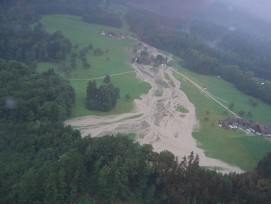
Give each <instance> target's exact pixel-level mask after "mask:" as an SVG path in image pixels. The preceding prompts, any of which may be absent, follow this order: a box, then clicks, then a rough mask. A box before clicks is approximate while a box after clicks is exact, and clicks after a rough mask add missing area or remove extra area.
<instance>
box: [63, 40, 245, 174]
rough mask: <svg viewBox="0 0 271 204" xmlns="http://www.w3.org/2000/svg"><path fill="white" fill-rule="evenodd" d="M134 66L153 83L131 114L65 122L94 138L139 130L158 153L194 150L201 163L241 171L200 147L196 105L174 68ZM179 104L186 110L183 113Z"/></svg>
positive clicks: (139, 138)
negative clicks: (196, 132)
mask: <svg viewBox="0 0 271 204" xmlns="http://www.w3.org/2000/svg"><path fill="white" fill-rule="evenodd" d="M146 46H148V45H146ZM146 46H145V47H146ZM148 52H150V53H151V54H153V55H154V56H155V55H157V54H162V53H159V51H158V50H156V49H155V48H152V47H150V46H148ZM131 66H132V68H133V70H134V71H135V72H136V74H137V77H138V78H139V79H141V80H143V81H145V82H147V83H149V84H150V85H151V89H150V90H149V92H148V94H146V95H143V96H142V97H141V99H136V100H135V101H134V106H135V108H134V110H133V111H132V112H131V113H124V114H120V115H111V116H94V115H91V116H86V117H80V118H74V119H71V120H68V121H66V122H65V123H66V125H71V126H73V127H74V128H76V129H78V130H80V131H81V133H82V135H83V136H91V137H99V136H103V135H105V134H117V133H124V134H125V133H136V134H137V138H136V140H137V141H138V142H139V143H140V144H151V145H152V146H153V148H154V150H155V151H157V152H161V151H164V150H168V151H170V152H172V153H173V154H174V155H175V156H177V157H178V158H179V159H181V158H182V157H183V156H187V155H189V154H190V153H191V151H193V152H194V153H195V154H198V155H199V157H200V165H201V166H207V167H211V168H214V169H219V170H220V171H222V172H233V171H235V172H242V170H241V169H240V168H238V167H236V166H232V165H230V164H227V163H225V162H222V161H220V160H217V159H213V158H209V157H206V155H205V154H204V151H203V150H202V149H200V148H199V147H198V144H197V142H196V140H195V139H194V138H193V136H192V132H193V131H195V129H198V127H197V126H198V122H197V119H196V114H195V107H194V105H193V104H192V103H191V102H190V101H189V100H188V98H187V96H186V95H185V93H184V92H183V91H182V90H181V89H180V86H181V83H180V82H179V81H178V80H177V79H176V78H175V75H176V71H174V69H173V68H169V67H167V68H166V67H160V68H158V67H156V68H155V67H151V66H147V65H140V64H137V63H133V64H131ZM178 107H183V108H184V109H186V110H187V111H184V112H182V111H180V110H178Z"/></svg>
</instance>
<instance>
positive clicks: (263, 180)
mask: <svg viewBox="0 0 271 204" xmlns="http://www.w3.org/2000/svg"><path fill="white" fill-rule="evenodd" d="M15 2H16V1H7V0H6V1H2V2H1V4H2V5H3V7H2V5H1V7H0V8H2V10H1V12H0V16H1V17H0V22H1V29H0V32H1V38H0V39H1V40H0V41H1V43H0V44H1V46H2V45H5V47H4V48H3V49H5V51H6V52H8V53H9V54H7V53H4V52H1V54H0V58H1V60H0V203H3V204H14V203H25V204H29V203H36V204H37V203H50V204H53V203H269V202H270V199H271V180H270V179H271V154H268V155H267V156H266V157H265V158H264V159H263V160H262V161H261V162H260V163H259V165H258V166H257V168H256V169H255V170H254V171H253V172H249V173H244V174H234V173H233V174H228V175H223V174H221V173H217V172H215V171H211V170H207V169H204V168H201V167H199V159H200V158H198V156H197V155H194V154H193V153H191V154H190V155H188V156H187V157H184V158H183V159H181V160H180V161H178V160H177V159H176V158H175V157H174V155H173V154H172V153H170V152H167V151H164V152H161V153H155V152H153V151H152V147H151V146H150V145H143V146H141V145H139V144H138V143H134V142H133V141H131V140H129V139H128V138H127V137H125V136H116V137H113V136H105V137H102V138H90V137H85V138H81V135H80V132H79V131H75V130H73V129H72V128H71V127H65V126H64V124H63V121H64V119H65V118H67V117H69V116H70V114H71V108H72V106H73V104H74V103H75V101H74V100H75V93H74V90H73V89H72V87H71V86H70V85H69V83H68V82H67V81H65V80H64V79H62V78H61V77H60V76H59V75H58V74H56V73H55V72H54V70H53V69H50V70H48V71H46V72H44V73H41V74H38V73H36V72H35V69H34V66H33V64H32V62H33V61H38V60H59V57H64V56H65V54H66V53H67V52H69V47H70V43H69V41H68V40H67V39H66V38H65V37H64V36H63V35H62V34H61V33H55V34H52V35H49V34H47V33H46V32H45V31H44V30H43V29H42V27H41V26H40V25H39V24H38V18H39V13H38V12H29V13H28V12H27V13H25V11H26V10H25V9H26V8H27V9H30V11H37V10H38V8H37V7H36V4H35V2H39V3H40V2H41V1H34V0H33V1H27V2H29V4H28V3H26V1H19V3H21V4H17V6H18V7H16V6H14V5H15ZM33 2H34V3H33ZM46 2H47V3H48V5H50V3H52V4H55V3H56V2H57V3H62V2H63V1H46ZM68 2H69V1H66V3H68ZM80 2H81V1H80ZM82 2H83V0H82ZM93 2H95V1H93ZM96 2H97V1H96ZM32 3H33V4H32ZM42 3H43V4H45V3H44V1H42ZM48 5H47V6H48ZM48 7H49V6H48ZM22 8H24V9H23V10H22ZM14 9H15V11H16V12H14ZM9 11H10V12H9ZM11 11H12V12H11ZM54 12H55V13H58V12H59V13H64V12H66V11H65V10H62V11H54ZM67 13H70V12H68V11H67ZM35 22H36V23H37V24H36V26H35V27H34V28H33V29H32V27H31V25H33V24H32V23H35ZM23 25H24V26H23ZM22 26H23V27H22ZM4 27H5V28H6V29H4V30H3V29H2V28H4ZM15 28H16V29H19V30H20V29H22V30H20V32H15V30H12V29H15ZM24 29H26V31H28V34H26V33H24V31H25V30H24ZM35 30H36V31H38V33H40V34H41V35H39V37H37V38H35V37H34V36H35ZM5 32H6V33H5ZM21 32H22V33H21ZM20 34H21V35H22V36H20ZM3 36H4V37H3ZM2 37H3V38H2ZM24 40H25V41H26V42H21V41H24ZM174 40H175V39H173V41H172V43H174V42H175V41H174ZM15 42H16V43H15ZM17 43H18V44H17ZM24 43H25V44H24ZM48 44H52V47H53V48H52V47H50V46H48ZM175 44H176V43H175ZM22 45H25V46H26V47H25V50H20V49H22V48H23V46H22ZM53 45H55V47H54V46H53ZM39 46H40V47H39ZM49 47H50V49H51V48H52V49H53V51H52V52H53V53H56V55H55V56H50V57H49V56H47V55H39V54H38V53H39V52H41V53H46V52H47V51H48V50H47V49H49ZM34 48H37V50H35V49H34ZM46 50H47V51H46ZM33 51H34V53H29V52H33ZM15 52H18V54H15ZM58 52H61V54H59V53H58ZM23 53H24V54H23ZM50 53H51V52H50ZM57 53H58V54H57ZM22 56H31V57H22ZM40 56H41V57H40ZM43 57H45V58H43ZM47 57H48V58H47ZM32 60H33V61H32ZM107 82H108V81H106V80H105V83H107Z"/></svg>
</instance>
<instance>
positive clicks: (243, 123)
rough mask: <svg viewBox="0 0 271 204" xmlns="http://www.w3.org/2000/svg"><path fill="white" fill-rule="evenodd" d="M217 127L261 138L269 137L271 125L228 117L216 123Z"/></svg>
mask: <svg viewBox="0 0 271 204" xmlns="http://www.w3.org/2000/svg"><path fill="white" fill-rule="evenodd" d="M218 125H219V127H223V128H226V129H235V130H236V129H241V130H244V131H246V132H249V133H253V134H256V135H261V136H271V125H270V126H268V125H264V124H261V123H259V122H254V121H248V120H246V119H243V118H233V117H228V118H226V119H225V120H219V121H218Z"/></svg>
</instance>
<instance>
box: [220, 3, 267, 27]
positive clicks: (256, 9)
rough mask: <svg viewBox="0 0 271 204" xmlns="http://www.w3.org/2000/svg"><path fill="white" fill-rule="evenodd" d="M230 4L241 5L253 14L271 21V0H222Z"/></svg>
mask: <svg viewBox="0 0 271 204" xmlns="http://www.w3.org/2000/svg"><path fill="white" fill-rule="evenodd" d="M222 1H224V2H227V3H228V4H229V5H232V6H233V8H234V7H235V6H237V7H241V8H243V9H245V10H246V11H248V12H249V13H250V14H251V15H253V16H256V17H259V18H262V19H265V20H266V21H268V22H270V23H271V0H222Z"/></svg>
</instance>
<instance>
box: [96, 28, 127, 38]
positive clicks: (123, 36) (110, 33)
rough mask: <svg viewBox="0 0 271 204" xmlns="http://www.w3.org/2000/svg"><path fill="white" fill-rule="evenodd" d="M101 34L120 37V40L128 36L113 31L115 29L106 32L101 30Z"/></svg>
mask: <svg viewBox="0 0 271 204" xmlns="http://www.w3.org/2000/svg"><path fill="white" fill-rule="evenodd" d="M100 35H103V36H108V37H111V38H114V39H118V40H122V39H125V38H126V37H127V36H126V35H125V34H123V33H116V32H113V31H108V32H106V31H105V30H102V31H101V32H100Z"/></svg>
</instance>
